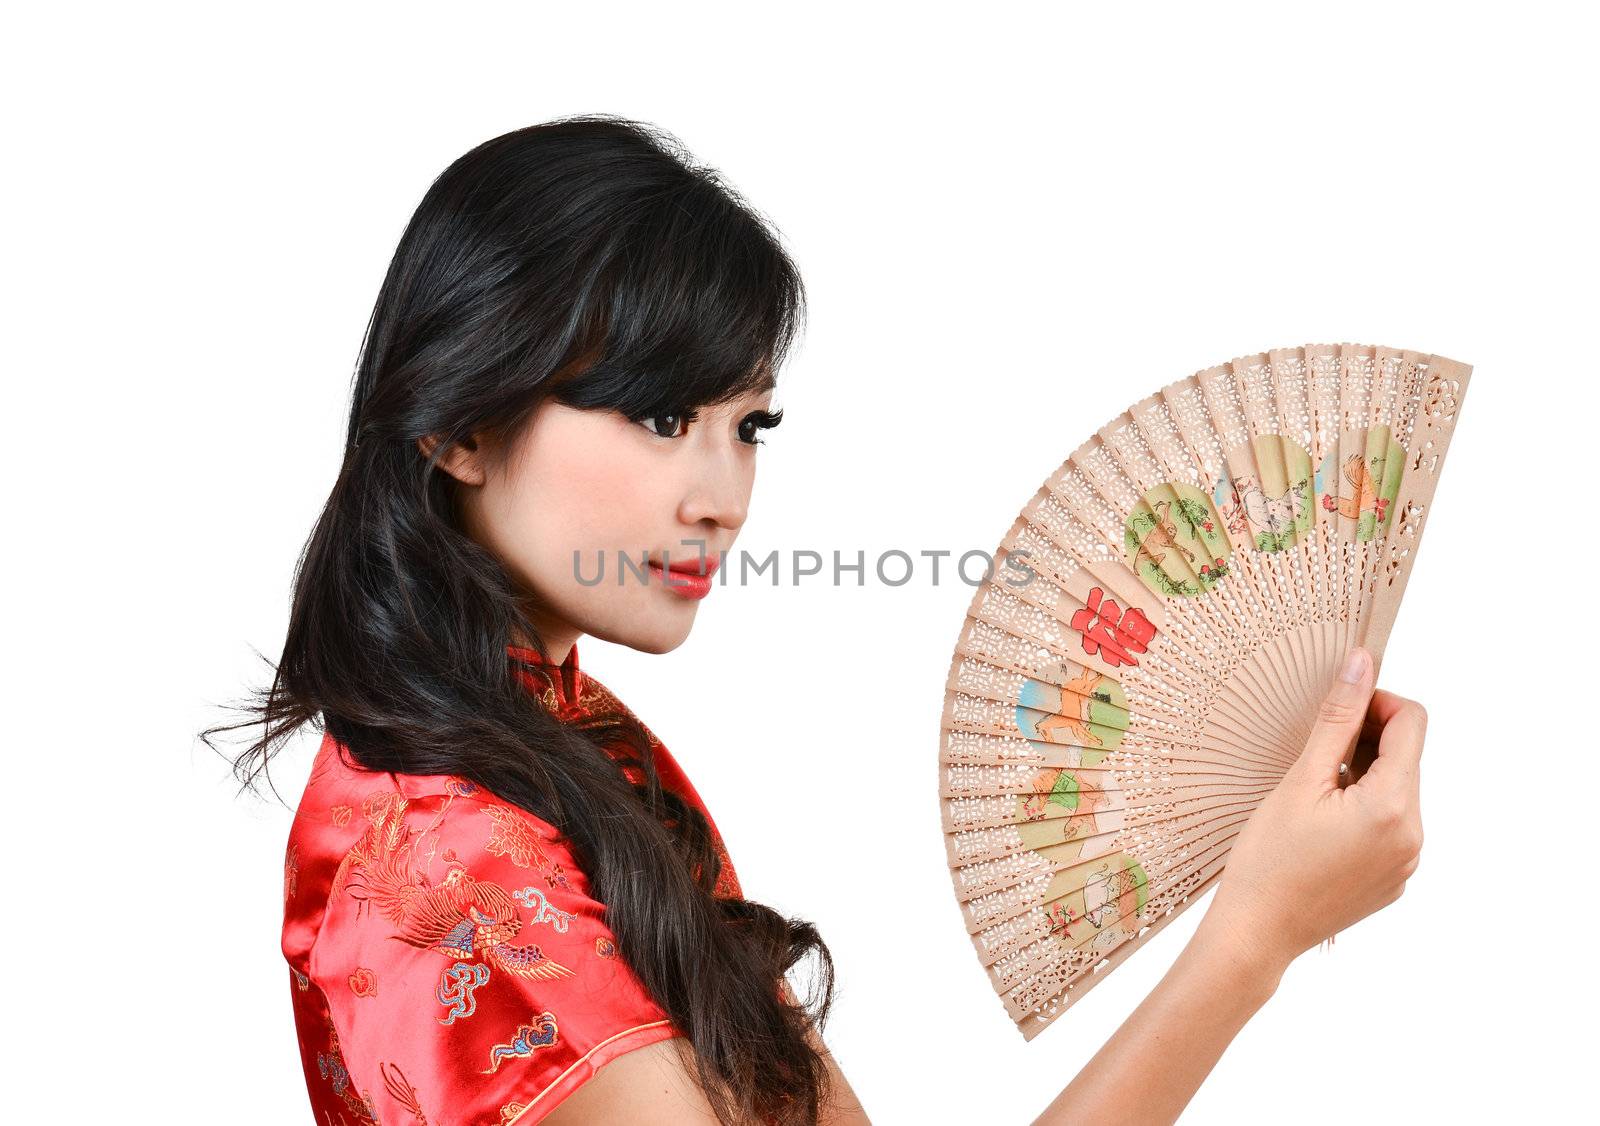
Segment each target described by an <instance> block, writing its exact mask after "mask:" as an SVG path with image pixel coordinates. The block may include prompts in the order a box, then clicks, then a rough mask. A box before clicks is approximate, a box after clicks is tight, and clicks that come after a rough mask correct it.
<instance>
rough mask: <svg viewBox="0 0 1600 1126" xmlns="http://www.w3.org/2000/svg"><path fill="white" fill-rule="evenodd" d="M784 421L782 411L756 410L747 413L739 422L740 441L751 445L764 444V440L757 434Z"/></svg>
mask: <svg viewBox="0 0 1600 1126" xmlns="http://www.w3.org/2000/svg"><path fill="white" fill-rule="evenodd" d="M782 421H783V412H782V411H755V412H753V413H751V414H747V415H745V416H744V418H743V419H742V420H741V421H740V423H739V441H741V442H744V443H746V444H747V445H751V446H759V445H762V444H763V440H762V439H761V438H758V437H756V435H757V434H759V433H760V432H761V431H763V430H771V429H772V428H773V427H774V426H776V425H778V423H780V422H782Z"/></svg>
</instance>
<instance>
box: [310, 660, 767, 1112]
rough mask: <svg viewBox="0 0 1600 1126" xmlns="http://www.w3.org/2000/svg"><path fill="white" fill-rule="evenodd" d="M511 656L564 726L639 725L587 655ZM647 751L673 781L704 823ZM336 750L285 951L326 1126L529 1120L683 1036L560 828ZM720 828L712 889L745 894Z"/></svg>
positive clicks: (316, 811)
mask: <svg viewBox="0 0 1600 1126" xmlns="http://www.w3.org/2000/svg"><path fill="white" fill-rule="evenodd" d="M507 649H508V652H509V653H510V654H511V656H512V657H514V658H516V660H517V662H518V675H519V676H520V678H521V679H522V681H523V683H524V684H526V686H527V687H528V689H529V692H530V694H531V695H532V696H533V697H534V698H535V699H536V700H538V701H539V703H540V704H541V705H542V706H543V707H545V708H547V709H548V710H549V711H550V712H551V713H552V714H554V715H556V716H557V717H559V718H562V719H570V718H574V717H576V716H580V715H584V714H610V713H612V712H623V713H624V714H631V713H628V712H627V709H626V708H625V707H624V706H623V704H622V703H621V702H620V701H619V700H618V699H617V698H616V697H615V696H614V695H612V694H611V693H610V692H609V691H607V690H606V688H605V687H604V686H603V685H601V684H600V683H599V682H598V681H596V680H594V679H593V678H592V677H589V676H588V675H586V674H584V673H582V672H580V671H579V669H578V651H577V647H576V646H574V647H573V649H572V651H571V654H570V655H569V656H568V657H567V659H566V661H565V662H564V663H563V664H561V665H554V664H552V663H550V662H549V661H546V660H545V659H544V658H542V657H541V656H540V655H539V653H538V651H537V650H534V649H527V648H521V647H517V646H508V647H507ZM646 730H647V734H648V729H646ZM649 739H650V744H651V746H652V747H653V748H654V751H655V759H656V763H657V770H658V773H659V775H660V778H661V782H662V785H663V786H666V787H668V788H670V789H673V790H676V791H677V792H678V793H679V794H680V795H682V796H683V798H684V799H685V800H687V801H689V802H690V803H691V804H693V805H694V806H695V807H696V808H698V809H700V810H702V811H704V810H705V806H704V804H703V803H702V802H701V800H700V796H699V795H698V794H697V793H696V792H695V790H694V787H693V786H692V785H690V783H689V780H688V778H687V777H685V776H684V773H683V771H682V769H681V768H680V767H679V766H678V764H677V762H676V761H675V760H674V759H673V758H672V756H671V754H670V753H668V751H667V748H666V747H665V746H663V745H662V744H661V743H660V741H659V740H657V739H656V738H655V736H654V735H653V734H650V735H649ZM342 749H343V748H342V747H341V745H340V744H339V743H338V741H337V740H335V739H334V738H333V737H332V736H331V735H325V736H324V738H323V741H322V746H321V748H320V749H319V750H318V752H317V757H316V760H315V762H314V764H313V766H312V770H311V776H310V779H309V781H308V782H307V783H306V790H305V795H304V797H303V798H302V799H301V802H300V807H299V809H298V811H297V812H296V814H295V818H294V824H293V827H292V828H291V829H290V833H289V843H288V849H287V852H286V854H285V858H284V919H283V953H284V957H285V958H287V959H288V962H289V970H290V973H289V992H290V997H291V1000H292V1002H293V1005H294V1017H295V1025H296V1028H297V1030H298V1034H299V1039H300V1058H301V1062H302V1064H303V1065H304V1068H305V1075H306V1084H307V1087H308V1089H309V1092H310V1095H311V1107H312V1111H313V1113H314V1115H315V1118H316V1121H317V1123H318V1124H319V1126H358V1124H368V1126H370V1124H373V1123H382V1124H383V1126H423V1124H431V1126H509V1124H510V1123H513V1122H514V1123H517V1124H518V1126H531V1124H532V1123H534V1122H537V1121H539V1120H540V1119H541V1118H543V1117H544V1116H545V1115H546V1114H548V1113H549V1112H550V1110H551V1109H552V1108H554V1107H555V1105H556V1104H557V1103H559V1102H560V1101H561V1100H562V1099H564V1098H565V1097H566V1096H567V1095H569V1094H571V1093H572V1092H573V1091H574V1090H576V1089H577V1088H578V1087H579V1086H580V1085H581V1084H583V1082H584V1081H585V1080H587V1079H589V1078H590V1077H591V1076H593V1075H594V1074H595V1071H596V1070H597V1069H598V1068H600V1067H602V1066H603V1065H604V1064H605V1063H606V1062H607V1061H609V1060H612V1059H615V1058H616V1057H617V1056H619V1055H621V1054H623V1053H624V1052H627V1051H630V1050H632V1049H634V1048H639V1047H643V1046H644V1045H646V1044H651V1043H654V1042H656V1041H658V1040H663V1039H666V1038H668V1037H671V1036H676V1035H679V1033H678V1031H677V1030H676V1029H675V1028H674V1027H673V1026H672V1025H671V1024H670V1023H669V1021H668V1019H667V1016H666V1013H665V1012H663V1011H662V1009H661V1008H660V1007H659V1006H658V1005H657V1004H656V1003H655V1002H654V1001H653V1000H652V999H651V998H650V996H649V995H648V994H647V993H646V992H645V991H644V989H643V987H642V986H641V985H640V983H639V981H638V979H637V977H635V975H634V973H633V971H632V970H631V969H630V968H629V967H628V965H627V964H626V963H625V962H624V961H623V959H622V957H621V953H620V951H619V950H618V948H617V944H616V941H615V939H614V936H613V935H612V933H611V931H610V929H609V928H608V927H607V926H606V919H605V909H604V906H603V905H602V904H601V903H599V902H597V901H596V900H595V899H594V898H593V896H592V895H591V894H590V887H589V881H588V879H587V878H585V876H584V873H583V871H582V869H581V868H580V867H579V864H578V862H577V860H576V858H575V857H574V854H573V853H572V851H571V850H570V843H569V842H568V841H567V840H566V839H565V838H563V837H562V835H561V834H560V833H559V832H557V831H556V829H555V828H554V827H553V826H552V825H550V824H549V823H548V822H545V821H543V820H541V819H539V818H537V817H534V816H533V815H532V814H530V813H528V812H527V811H525V810H523V809H522V808H521V807H519V806H516V805H513V804H511V803H510V802H506V801H502V800H500V799H499V798H497V797H495V796H494V795H493V794H491V793H489V792H488V791H486V790H484V789H483V788H482V787H480V786H476V785H474V784H473V783H471V782H469V781H467V780H465V779H463V778H458V777H456V776H454V775H445V774H440V775H417V774H395V773H386V772H385V773H380V772H372V771H366V770H362V769H360V768H359V767H356V766H354V765H353V763H352V762H349V761H346V758H345V757H344V755H343V754H341V751H342ZM707 821H710V815H709V814H707ZM712 834H713V839H714V840H715V842H716V847H717V850H718V853H719V855H720V857H721V860H722V875H721V877H720V878H719V881H718V884H717V894H718V895H722V896H728V895H738V894H740V891H739V883H738V877H737V876H736V875H735V874H734V870H733V865H732V864H731V863H730V862H729V860H728V857H727V853H726V850H725V849H724V848H723V845H722V839H721V835H720V834H719V833H718V832H717V831H716V826H715V823H712Z"/></svg>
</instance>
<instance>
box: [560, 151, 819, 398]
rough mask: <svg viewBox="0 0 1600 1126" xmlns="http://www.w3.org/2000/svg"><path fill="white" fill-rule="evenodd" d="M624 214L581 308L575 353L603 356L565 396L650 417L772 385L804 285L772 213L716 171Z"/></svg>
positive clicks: (568, 385)
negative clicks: (768, 217) (751, 205)
mask: <svg viewBox="0 0 1600 1126" xmlns="http://www.w3.org/2000/svg"><path fill="white" fill-rule="evenodd" d="M616 219H617V222H616V223H615V225H614V226H613V227H612V228H611V229H610V230H609V231H608V232H607V233H606V237H605V240H604V243H603V246H601V247H599V248H597V249H598V250H599V253H598V254H597V255H596V256H595V257H594V258H593V259H591V268H590V270H589V274H588V276H587V277H585V278H583V279H581V283H582V284H581V285H579V286H578V288H579V289H580V290H581V291H582V292H583V293H584V294H585V297H584V298H583V299H581V300H580V307H579V308H578V309H576V310H574V313H575V317H574V319H575V321H576V322H577V323H578V324H580V325H582V326H584V327H583V328H582V329H581V330H580V332H579V334H578V341H579V342H578V344H577V346H575V347H574V348H573V349H572V352H573V353H574V354H575V355H581V356H592V357H594V359H593V360H592V362H589V363H587V364H575V365H573V366H574V368H575V369H576V370H575V373H574V374H572V375H570V376H568V377H566V378H562V379H560V380H559V381H557V382H556V383H555V384H554V390H553V394H554V396H555V397H556V398H557V399H559V400H561V401H562V402H564V403H566V404H567V405H569V406H574V407H579V408H584V409H599V408H608V409H612V410H617V411H620V412H622V413H623V414H625V415H627V416H629V417H631V418H643V417H646V416H650V415H655V414H661V413H667V412H671V411H684V410H692V409H694V408H697V407H701V406H706V405H709V404H715V403H723V402H727V401H729V400H731V399H734V398H737V397H739V396H741V395H745V394H750V393H754V392H758V391H762V390H765V389H767V388H769V387H771V386H772V385H773V380H774V378H775V375H776V372H777V370H778V368H779V366H780V365H781V363H782V361H783V358H784V356H785V355H786V354H787V352H788V350H789V347H790V345H791V344H792V342H793V340H794V337H795V335H796V333H797V330H798V327H799V324H800V322H801V320H802V318H803V316H804V289H803V287H802V284H801V281H800V274H799V271H798V269H797V268H796V267H795V265H794V263H793V262H792V261H791V260H790V258H789V256H788V255H787V254H786V253H785V252H784V250H783V248H782V246H781V245H780V243H779V241H778V238H777V236H776V234H775V233H774V232H773V231H772V230H771V228H770V227H769V226H768V225H767V223H766V222H765V220H763V219H762V218H761V217H760V216H759V215H757V214H756V213H754V212H753V211H751V210H749V209H748V208H747V207H745V206H744V205H743V204H742V202H741V201H739V200H738V198H737V196H735V195H734V194H733V193H732V191H731V189H729V188H727V187H726V186H725V185H722V184H720V183H719V182H717V181H716V179H715V174H714V173H711V172H709V171H702V172H700V174H699V175H698V176H696V177H695V178H694V179H693V180H691V181H690V182H688V183H686V184H684V183H680V184H678V185H674V186H673V187H671V188H669V189H667V190H665V191H662V192H660V193H659V194H657V195H655V196H653V197H652V198H650V199H649V200H648V201H647V202H646V203H645V204H644V205H643V206H637V207H635V208H634V209H633V210H632V211H631V212H630V213H629V214H626V215H618V216H616Z"/></svg>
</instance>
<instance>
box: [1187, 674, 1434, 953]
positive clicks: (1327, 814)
mask: <svg viewBox="0 0 1600 1126" xmlns="http://www.w3.org/2000/svg"><path fill="white" fill-rule="evenodd" d="M1427 724H1428V719H1427V715H1426V713H1425V712H1424V711H1423V710H1422V706H1421V705H1420V704H1418V703H1416V702H1415V701H1414V700H1407V699H1405V698H1403V697H1400V696H1396V695H1395V694H1394V693H1392V692H1377V693H1374V692H1373V669H1372V658H1371V656H1370V655H1369V654H1368V653H1367V651H1366V650H1365V649H1359V648H1358V649H1353V650H1351V652H1350V656H1349V658H1348V663H1347V664H1346V666H1345V668H1344V669H1343V670H1342V671H1341V672H1340V674H1339V676H1338V677H1337V678H1336V679H1335V680H1334V683H1333V687H1332V689H1331V690H1330V691H1329V693H1328V695H1327V697H1326V699H1325V700H1324V701H1323V704H1322V710H1321V713H1320V714H1319V715H1318V717H1317V722H1316V726H1315V727H1314V728H1313V729H1312V732H1311V735H1310V737H1309V738H1308V739H1307V740H1306V746H1305V750H1304V751H1303V752H1302V753H1301V755H1300V757H1299V759H1297V760H1296V761H1295V763H1294V765H1293V766H1292V767H1290V768H1289V771H1288V773H1286V774H1285V775H1284V777H1283V779H1282V781H1280V782H1279V784H1278V786H1277V788H1276V789H1275V790H1273V792H1272V793H1271V794H1269V795H1268V796H1267V797H1266V798H1265V799H1264V800H1263V801H1262V802H1261V804H1260V806H1258V807H1257V808H1256V811H1255V813H1254V814H1253V815H1252V816H1251V818H1250V820H1249V822H1248V823H1247V824H1246V825H1245V827H1244V829H1243V830H1242V831H1241V832H1240V833H1239V837H1238V839H1237V840H1236V841H1235V842H1234V844H1233V848H1232V850H1231V852H1230V853H1229V855H1228V866H1227V869H1226V870H1225V871H1224V872H1223V875H1222V882H1221V886H1220V887H1219V888H1218V889H1217V894H1216V896H1215V898H1214V899H1213V901H1212V904H1211V908H1210V910H1209V911H1208V912H1207V914H1206V918H1205V920H1204V921H1203V925H1204V926H1205V927H1206V928H1207V929H1209V930H1214V931H1218V932H1220V933H1221V934H1222V935H1224V936H1226V938H1225V940H1226V941H1231V942H1233V943H1236V944H1238V945H1239V946H1241V947H1242V948H1243V949H1244V950H1247V951H1253V952H1255V953H1256V954H1257V955H1259V956H1260V958H1262V959H1263V960H1264V962H1265V963H1266V964H1267V965H1269V966H1271V965H1277V966H1279V967H1280V968H1281V967H1286V966H1287V965H1288V964H1289V963H1290V962H1291V961H1293V959H1294V958H1295V957H1296V956H1297V955H1299V954H1300V953H1301V952H1302V951H1304V950H1306V949H1308V948H1309V947H1311V946H1314V945H1316V944H1317V943H1318V942H1320V941H1321V940H1323V939H1325V938H1327V937H1329V936H1330V935H1332V934H1334V933H1336V932H1338V931H1340V930H1343V929H1344V928H1345V927H1348V926H1350V924H1352V923H1354V922H1356V921H1357V920H1358V919H1363V918H1365V917H1366V916H1368V915H1370V914H1372V912H1374V911H1376V910H1378V909H1379V908H1381V907H1385V906H1387V905H1388V904H1390V903H1393V902H1394V901H1395V900H1396V899H1398V898H1400V893H1401V892H1402V891H1404V890H1405V886H1406V880H1407V879H1408V878H1409V877H1410V876H1411V874H1412V873H1413V872H1415V871H1416V870H1417V862H1418V857H1419V854H1420V852H1421V849H1422V814H1421V811H1420V808H1419V800H1418V760H1419V758H1420V756H1421V754H1422V739H1423V733H1424V732H1425V730H1426V729H1427ZM1358 736H1359V738H1360V742H1359V744H1358V746H1357V754H1356V768H1357V770H1358V771H1359V769H1360V767H1361V766H1362V765H1363V763H1370V764H1371V765H1370V766H1369V767H1367V769H1366V771H1365V773H1363V774H1359V776H1358V777H1357V779H1356V781H1354V782H1353V783H1351V784H1350V785H1348V786H1345V787H1344V788H1340V786H1339V773H1338V771H1339V763H1340V761H1341V760H1342V759H1343V757H1344V754H1345V751H1346V749H1347V748H1348V747H1349V746H1350V743H1351V741H1352V740H1355V739H1357V737H1358ZM1280 972H1281V969H1280Z"/></svg>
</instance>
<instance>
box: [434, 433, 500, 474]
mask: <svg viewBox="0 0 1600 1126" xmlns="http://www.w3.org/2000/svg"><path fill="white" fill-rule="evenodd" d="M438 447H439V437H438V435H436V434H426V435H424V436H423V437H421V438H418V439H417V449H419V450H421V451H422V456H423V457H432V456H433V451H434V450H436V449H437V448H438ZM437 464H438V466H439V468H440V469H443V470H444V471H445V472H446V473H448V474H450V476H452V477H454V478H455V479H456V480H457V481H460V482H461V483H462V484H463V485H481V484H483V482H484V480H485V478H486V477H487V473H486V471H485V468H484V457H483V444H482V443H481V442H480V441H479V440H478V437H477V435H473V436H472V437H470V438H468V439H466V440H465V441H462V442H455V443H452V444H451V446H450V447H449V448H448V449H446V450H445V451H444V452H443V453H442V454H440V455H439V461H438V463H437Z"/></svg>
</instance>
